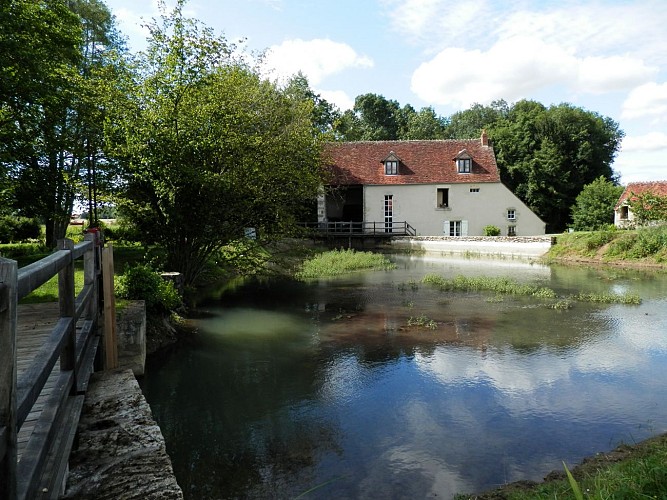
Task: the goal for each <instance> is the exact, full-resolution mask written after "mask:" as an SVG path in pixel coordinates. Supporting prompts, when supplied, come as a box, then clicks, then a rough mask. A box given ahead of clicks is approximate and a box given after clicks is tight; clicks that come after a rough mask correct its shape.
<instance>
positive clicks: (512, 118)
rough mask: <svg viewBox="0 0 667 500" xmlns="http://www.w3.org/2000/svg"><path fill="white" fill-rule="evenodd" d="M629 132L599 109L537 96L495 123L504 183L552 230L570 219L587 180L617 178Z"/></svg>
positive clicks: (492, 131)
mask: <svg viewBox="0 0 667 500" xmlns="http://www.w3.org/2000/svg"><path fill="white" fill-rule="evenodd" d="M623 135H624V134H623V132H622V131H621V130H620V129H619V128H618V124H617V123H615V122H614V121H613V120H611V119H610V118H606V117H602V116H600V115H598V114H597V113H594V112H590V111H586V110H583V109H581V108H577V107H574V106H572V105H570V104H560V105H558V106H552V107H550V108H545V107H544V106H543V105H542V104H539V103H536V102H533V101H519V102H518V103H516V104H515V105H514V106H512V107H511V108H510V110H509V112H508V114H507V116H506V117H504V118H502V119H500V120H499V121H496V122H494V123H493V124H492V125H491V126H490V127H489V136H490V137H491V138H492V140H493V144H494V149H495V151H496V155H497V156H496V157H497V160H498V167H499V169H500V173H501V178H502V180H503V182H504V183H505V184H506V185H507V186H508V187H509V188H510V189H512V190H513V191H514V192H515V193H516V194H517V195H518V196H519V197H520V198H521V199H522V200H523V201H524V202H525V203H526V204H527V205H528V206H529V207H530V208H531V209H532V210H534V211H535V212H536V213H537V215H539V216H540V217H541V218H542V219H544V220H545V221H546V222H547V224H548V228H549V230H552V231H560V230H562V229H564V228H565V227H566V226H567V225H568V224H569V222H570V216H571V207H572V206H573V205H574V203H575V200H576V197H577V195H578V194H579V193H580V192H581V190H582V189H583V187H584V186H585V185H587V184H590V183H591V182H593V181H594V180H595V179H597V178H598V177H600V176H602V177H604V178H605V179H607V180H608V181H614V179H615V176H614V171H613V170H612V167H611V164H612V162H613V160H614V157H615V155H616V152H617V151H618V149H619V147H620V141H621V139H622V137H623Z"/></svg>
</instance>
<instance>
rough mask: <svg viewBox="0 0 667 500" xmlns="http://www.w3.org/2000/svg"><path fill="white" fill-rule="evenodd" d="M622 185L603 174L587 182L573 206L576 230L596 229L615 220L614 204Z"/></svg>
mask: <svg viewBox="0 0 667 500" xmlns="http://www.w3.org/2000/svg"><path fill="white" fill-rule="evenodd" d="M622 192H623V187H622V186H617V185H616V184H615V183H614V182H612V181H610V180H608V179H606V178H605V177H603V176H600V177H598V178H597V179H595V180H594V181H593V182H591V183H590V184H586V185H585V186H584V188H583V189H582V190H581V192H580V193H579V194H578V195H577V198H576V202H575V204H574V206H573V207H572V227H573V228H574V229H575V230H576V231H595V230H597V229H601V228H602V227H604V226H606V225H608V224H612V223H613V222H614V206H615V204H616V202H617V201H618V198H619V197H620V196H621V193H622Z"/></svg>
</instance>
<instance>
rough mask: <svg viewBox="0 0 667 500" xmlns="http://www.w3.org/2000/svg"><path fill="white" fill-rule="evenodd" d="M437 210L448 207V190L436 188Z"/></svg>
mask: <svg viewBox="0 0 667 500" xmlns="http://www.w3.org/2000/svg"><path fill="white" fill-rule="evenodd" d="M437 201H438V208H447V207H449V188H438V200H437Z"/></svg>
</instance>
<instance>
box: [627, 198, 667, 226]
mask: <svg viewBox="0 0 667 500" xmlns="http://www.w3.org/2000/svg"><path fill="white" fill-rule="evenodd" d="M629 199H630V209H631V210H632V213H633V215H634V217H635V221H636V223H637V224H638V225H640V226H642V225H646V224H649V223H651V222H663V221H667V196H661V195H658V194H654V193H651V192H650V191H646V192H644V193H642V194H639V195H636V194H634V193H630V198H629Z"/></svg>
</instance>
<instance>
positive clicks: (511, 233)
mask: <svg viewBox="0 0 667 500" xmlns="http://www.w3.org/2000/svg"><path fill="white" fill-rule="evenodd" d="M507 236H516V226H507Z"/></svg>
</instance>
